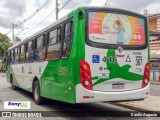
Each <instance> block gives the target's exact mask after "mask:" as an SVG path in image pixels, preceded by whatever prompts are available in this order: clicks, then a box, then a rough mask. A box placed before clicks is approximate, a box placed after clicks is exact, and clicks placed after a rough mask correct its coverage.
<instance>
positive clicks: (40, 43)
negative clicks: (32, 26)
mask: <svg viewBox="0 0 160 120" xmlns="http://www.w3.org/2000/svg"><path fill="white" fill-rule="evenodd" d="M45 36H46V35H42V36H40V37H38V38H37V40H36V50H35V60H36V61H44V59H45V52H46V48H45Z"/></svg>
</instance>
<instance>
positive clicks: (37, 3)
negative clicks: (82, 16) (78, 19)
mask: <svg viewBox="0 0 160 120" xmlns="http://www.w3.org/2000/svg"><path fill="white" fill-rule="evenodd" d="M66 1H68V0H58V3H59V8H61V7H62V6H63V5H64V3H65V2H66ZM45 2H48V4H47V5H45V6H44V7H43V8H42V9H40V10H39V11H38V12H37V14H35V15H34V16H33V17H32V18H31V19H29V20H27V21H26V22H24V23H23V24H21V25H20V26H18V27H15V29H14V35H15V36H18V37H20V38H21V39H22V40H23V39H25V38H26V37H29V36H30V35H32V34H34V33H36V32H37V31H39V30H41V29H43V28H45V27H47V26H48V25H49V24H52V23H53V22H54V21H55V0H0V32H1V33H3V34H6V33H7V32H9V31H10V30H11V26H12V23H14V24H19V23H21V22H23V21H24V20H26V18H28V17H29V16H31V15H32V14H33V13H35V12H36V10H37V9H39V8H40V7H41V6H42V5H43V4H44V3H45ZM105 3H107V4H108V5H109V7H113V8H120V9H126V10H130V11H134V12H137V13H141V14H143V11H144V10H145V9H146V10H148V13H149V14H155V13H160V7H159V6H160V0H143V1H142V0H71V2H69V4H68V5H66V6H65V7H64V8H63V9H62V10H61V11H60V12H59V18H61V17H63V16H64V15H66V14H68V13H69V12H70V11H72V10H73V9H75V8H77V7H79V6H104V4H105ZM51 13H52V14H51ZM49 14H50V15H49ZM47 16H49V17H47ZM45 18H46V19H45ZM44 19H45V20H44ZM43 20H44V21H43ZM42 21H43V22H42ZM41 22H42V23H41ZM39 23H41V24H39ZM38 24H39V25H38ZM35 26H37V27H35ZM7 35H8V37H9V38H10V39H12V32H10V33H9V34H7Z"/></svg>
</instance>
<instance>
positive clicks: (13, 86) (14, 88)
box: [10, 75, 17, 90]
mask: <svg viewBox="0 0 160 120" xmlns="http://www.w3.org/2000/svg"><path fill="white" fill-rule="evenodd" d="M10 82H11V88H12V89H13V90H16V89H17V87H16V86H15V85H13V76H12V75H11V76H10Z"/></svg>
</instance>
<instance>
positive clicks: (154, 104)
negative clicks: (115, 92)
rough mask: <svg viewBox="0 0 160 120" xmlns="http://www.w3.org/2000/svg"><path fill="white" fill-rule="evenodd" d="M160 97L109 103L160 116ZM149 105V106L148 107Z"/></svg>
mask: <svg viewBox="0 0 160 120" xmlns="http://www.w3.org/2000/svg"><path fill="white" fill-rule="evenodd" d="M159 101H160V97H158V96H150V97H148V98H146V99H145V100H130V101H122V102H109V103H110V104H112V105H117V106H120V107H125V108H128V109H132V110H136V111H140V112H152V113H156V114H159V115H160V108H159V106H160V103H159ZM146 105H148V106H146Z"/></svg>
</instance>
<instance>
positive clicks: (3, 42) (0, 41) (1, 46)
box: [0, 33, 12, 57]
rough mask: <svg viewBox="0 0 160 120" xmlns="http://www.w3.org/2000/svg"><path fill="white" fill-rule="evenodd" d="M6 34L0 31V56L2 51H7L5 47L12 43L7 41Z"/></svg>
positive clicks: (2, 53)
mask: <svg viewBox="0 0 160 120" xmlns="http://www.w3.org/2000/svg"><path fill="white" fill-rule="evenodd" d="M9 41H10V40H9V38H8V36H6V35H5V34H2V33H0V57H2V56H3V55H4V52H6V51H7V49H8V48H9V47H10V46H12V44H11V43H10V42H9Z"/></svg>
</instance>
